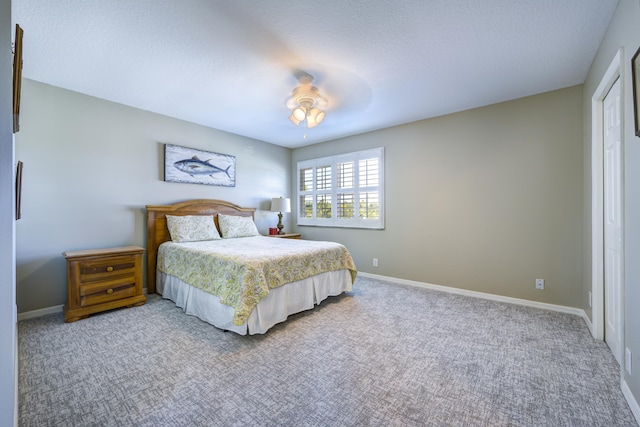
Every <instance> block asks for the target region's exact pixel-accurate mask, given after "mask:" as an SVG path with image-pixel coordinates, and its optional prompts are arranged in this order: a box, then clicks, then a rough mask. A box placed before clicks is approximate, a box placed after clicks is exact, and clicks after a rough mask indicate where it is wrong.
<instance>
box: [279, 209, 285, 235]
mask: <svg viewBox="0 0 640 427" xmlns="http://www.w3.org/2000/svg"><path fill="white" fill-rule="evenodd" d="M283 228H284V225H282V212H280V213H279V214H278V234H286V233H285V232H284V231H282V229H283Z"/></svg>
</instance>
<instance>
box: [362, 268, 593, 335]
mask: <svg viewBox="0 0 640 427" xmlns="http://www.w3.org/2000/svg"><path fill="white" fill-rule="evenodd" d="M358 275H359V276H363V277H371V278H373V279H380V280H386V281H388V282H395V283H400V284H403V285H409V286H415V287H418V288H425V289H432V290H435V291H442V292H448V293H450V294H458V295H466V296H469V297H474V298H483V299H488V300H493V301H500V302H507V303H510V304H518V305H524V306H527V307H535V308H541V309H544V310H551V311H558V312H561V313H568V314H574V315H576V316H580V317H582V318H583V319H585V322H587V326H588V327H589V328H591V325H590V323H591V322H590V321H589V317H588V316H587V313H585V311H584V310H582V309H580V308H574V307H566V306H563V305H555V304H548V303H544V302H538V301H530V300H526V299H520V298H512V297H505V296H502V295H496V294H488V293H485V292H477V291H469V290H467V289H459V288H452V287H449V286H442V285H434V284H431V283H424V282H416V281H414V280H406V279H398V278H396V277H389V276H380V275H378V274H371V273H364V272H361V271H358Z"/></svg>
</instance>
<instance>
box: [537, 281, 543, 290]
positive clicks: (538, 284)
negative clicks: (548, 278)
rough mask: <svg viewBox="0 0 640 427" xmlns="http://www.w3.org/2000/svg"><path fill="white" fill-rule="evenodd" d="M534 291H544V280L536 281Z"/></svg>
mask: <svg viewBox="0 0 640 427" xmlns="http://www.w3.org/2000/svg"><path fill="white" fill-rule="evenodd" d="M536 289H540V290H544V279H536Z"/></svg>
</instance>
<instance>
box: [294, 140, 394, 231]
mask: <svg viewBox="0 0 640 427" xmlns="http://www.w3.org/2000/svg"><path fill="white" fill-rule="evenodd" d="M297 188H298V194H297V196H298V209H297V213H298V225H317V226H326V227H354V228H374V229H382V228H384V148H382V147H381V148H373V149H369V150H364V151H357V152H354V153H346V154H340V155H336V156H331V157H323V158H321V159H311V160H304V161H301V162H298V186H297Z"/></svg>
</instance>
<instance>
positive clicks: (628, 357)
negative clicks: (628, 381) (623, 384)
mask: <svg viewBox="0 0 640 427" xmlns="http://www.w3.org/2000/svg"><path fill="white" fill-rule="evenodd" d="M624 355H625V358H624V367H625V369H626V370H627V373H628V374H629V375H631V374H632V372H631V350H629V349H628V348H627V349H625V352H624Z"/></svg>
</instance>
